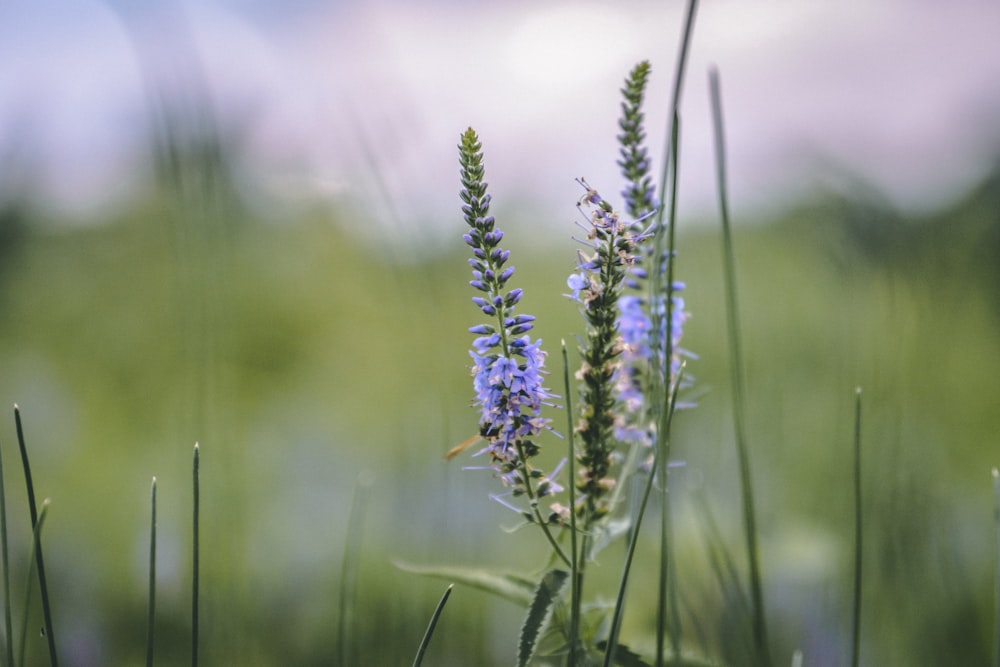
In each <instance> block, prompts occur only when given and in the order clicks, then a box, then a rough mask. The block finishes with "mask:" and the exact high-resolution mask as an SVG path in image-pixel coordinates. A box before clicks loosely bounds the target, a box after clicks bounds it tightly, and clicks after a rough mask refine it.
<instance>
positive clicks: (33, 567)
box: [17, 499, 49, 667]
mask: <svg viewBox="0 0 1000 667" xmlns="http://www.w3.org/2000/svg"><path fill="white" fill-rule="evenodd" d="M48 509H49V501H48V499H46V500H44V501H43V502H42V510H41V512H40V513H39V514H38V521H37V522H35V525H34V527H33V529H32V531H31V532H32V540H31V555H32V558H31V559H29V563H30V565H29V566H28V580H27V582H26V584H25V587H24V624H23V625H22V626H21V641H20V646H19V647H18V651H17V654H18V659H17V664H19V665H21V667H24V650H25V646H26V645H27V643H28V618H29V616H30V613H29V612H30V611H31V591H33V590H34V587H33V586H32V585H31V580H32V579H34V577H35V573H36V572H37V567H38V559H37V558H35V556H37V555H38V552H39V550H41V548H42V541H41V540H42V525H43V524H44V523H45V517H46V516H47V515H48Z"/></svg>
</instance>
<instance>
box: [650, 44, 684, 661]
mask: <svg viewBox="0 0 1000 667" xmlns="http://www.w3.org/2000/svg"><path fill="white" fill-rule="evenodd" d="M687 37H688V36H687V35H685V41H686V40H687ZM678 77H680V73H678ZM670 133H671V136H672V137H673V139H672V142H671V145H672V146H673V148H672V149H671V151H670V161H669V164H672V165H673V171H672V172H671V178H670V227H669V231H668V235H667V257H669V258H670V259H669V261H668V262H667V277H666V299H665V304H666V317H665V321H664V324H663V325H660V324H659V323H658V324H657V326H658V327H659V326H665V327H666V328H667V331H666V336H664V337H663V339H664V340H665V342H666V349H665V350H664V351H663V359H664V369H663V377H664V379H665V381H664V382H663V383H662V384H660V385H658V386H660V388H661V389H662V391H663V392H664V393H663V395H664V398H665V399H666V400H665V401H664V404H665V405H664V407H663V408H662V409H661V411H660V414H661V415H663V414H667V415H670V416H669V417H668V418H667V419H666V420H664V423H663V427H664V428H665V429H666V430H665V431H660V430H657V437H656V448H657V450H659V449H661V448H664V449H665V451H661V452H660V453H659V455H658V456H657V466H656V468H654V470H656V475H657V476H658V477H659V480H660V485H661V487H662V488H661V489H660V570H659V588H658V591H657V606H656V666H657V667H662V665H663V644H664V636H663V635H664V629H665V628H666V626H667V623H668V621H667V605H668V603H669V606H670V620H669V624H670V646H671V649H672V651H673V654H674V659H675V660H679V659H680V652H681V649H680V645H681V637H680V624H679V623H678V620H677V595H676V589H675V587H674V586H671V585H670V583H671V582H670V579H671V576H672V575H671V573H672V572H673V570H674V567H675V563H674V559H673V558H672V554H671V550H672V548H673V540H672V539H671V526H670V494H669V488H668V483H667V467H668V466H669V464H670V457H669V446H670V423H671V421H672V409H671V408H670V405H669V404H670V403H672V402H674V401H676V399H677V396H676V392H677V390H678V389H679V388H680V378H678V379H677V382H678V383H677V385H676V386H674V387H671V386H670V369H671V366H672V364H673V362H672V359H673V355H674V341H673V332H672V330H671V329H672V324H671V323H672V322H673V321H674V320H673V317H674V260H675V258H676V253H675V252H674V249H675V247H676V230H677V176H678V174H679V173H680V169H679V154H680V143H679V141H678V137H679V136H680V117H679V116H678V115H677V112H676V110H675V111H674V119H673V122H672V123H671V126H670ZM661 256H662V254H661V253H657V255H656V257H661ZM656 282H657V286H658V288H659V286H660V285H662V283H663V281H661V280H657V281H656ZM655 335H656V340H657V341H659V340H660V333H659V331H657V332H656V334H655ZM671 394H673V395H671ZM668 598H669V599H668Z"/></svg>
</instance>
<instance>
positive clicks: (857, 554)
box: [851, 387, 862, 667]
mask: <svg viewBox="0 0 1000 667" xmlns="http://www.w3.org/2000/svg"><path fill="white" fill-rule="evenodd" d="M861 526H862V523H861V387H858V388H857V390H855V393H854V605H853V619H854V625H853V627H852V630H851V665H853V667H858V661H859V659H860V657H861V564H862V558H861V532H862V531H861Z"/></svg>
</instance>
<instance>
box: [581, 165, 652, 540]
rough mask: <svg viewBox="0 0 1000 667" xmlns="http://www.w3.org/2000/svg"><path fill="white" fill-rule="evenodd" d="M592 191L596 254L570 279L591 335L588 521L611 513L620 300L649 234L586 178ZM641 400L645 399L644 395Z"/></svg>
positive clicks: (585, 202)
mask: <svg viewBox="0 0 1000 667" xmlns="http://www.w3.org/2000/svg"><path fill="white" fill-rule="evenodd" d="M580 184H581V185H582V186H583V187H584V188H586V190H587V193H586V194H585V195H584V196H583V197H582V198H581V200H580V202H579V204H578V206H581V207H582V206H592V207H593V211H592V213H591V215H590V216H589V219H588V222H589V224H588V225H587V244H588V245H589V246H590V247H591V248H592V249H593V250H592V252H588V253H585V252H581V253H580V254H579V263H578V265H577V272H576V273H573V274H572V275H571V276H570V277H569V279H568V280H567V285H568V286H569V287H570V289H571V290H572V294H571V297H572V298H573V299H574V300H576V301H578V302H579V303H580V304H581V305H582V306H583V314H584V318H585V319H586V321H587V339H586V341H585V342H584V344H583V345H582V347H581V349H580V353H581V356H582V357H583V361H582V366H581V368H580V371H579V372H578V374H577V378H578V379H580V380H581V381H582V383H583V388H582V391H581V399H582V406H581V412H580V421H579V423H578V425H577V428H576V431H577V432H578V433H579V434H580V440H581V451H580V453H579V454H578V457H577V458H578V460H579V462H580V466H581V471H580V480H578V482H577V487H578V488H579V489H580V491H581V493H582V494H583V497H582V499H581V500H582V505H581V508H582V511H583V514H584V516H585V517H586V519H587V521H588V522H589V521H593V520H596V519H599V518H600V517H602V516H604V515H605V514H607V512H608V511H609V509H610V508H609V507H608V505H607V501H606V500H605V498H604V497H605V496H606V494H607V493H608V491H610V490H611V489H612V488H613V487H614V479H613V478H612V477H610V475H609V473H610V470H611V467H612V465H613V463H614V461H613V457H614V444H613V438H612V436H613V434H614V429H615V425H616V422H617V421H618V417H617V416H616V413H617V410H616V407H618V396H616V392H615V384H614V381H613V380H614V378H615V377H616V376H617V375H618V374H619V372H620V369H621V368H622V363H621V359H620V357H621V355H622V353H623V351H624V350H625V345H626V343H625V341H624V340H623V338H622V336H621V335H620V334H619V330H618V320H619V310H618V309H619V298H620V296H621V292H622V289H623V287H624V282H625V278H626V275H627V273H628V269H629V267H630V266H632V265H633V264H634V262H635V258H636V255H635V251H636V245H637V244H638V243H641V242H642V241H645V240H647V239H648V238H649V230H644V229H643V228H642V220H641V219H640V220H636V221H631V222H626V221H623V220H621V219H620V218H619V216H618V214H617V213H615V212H614V211H613V209H612V207H611V205H610V204H609V203H608V202H607V201H605V200H604V199H603V198H602V197H601V196H600V194H598V192H597V191H596V190H594V189H592V188H591V187H590V186H589V185H587V184H586V182H584V181H580ZM640 400H641V398H640Z"/></svg>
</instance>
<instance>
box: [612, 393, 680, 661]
mask: <svg viewBox="0 0 1000 667" xmlns="http://www.w3.org/2000/svg"><path fill="white" fill-rule="evenodd" d="M678 386H680V381H679V378H678V382H677V383H676V384H675V385H674V388H673V391H672V392H671V394H670V396H669V406H668V408H667V410H666V411H665V413H664V415H663V420H662V421H663V423H661V424H659V426H660V427H661V428H660V429H658V435H657V440H658V442H657V447H656V451H655V452H654V454H653V466H652V469H651V470H650V473H649V475H648V476H647V477H646V485H645V487H644V488H643V491H642V501H641V502H640V504H639V510H638V512H636V515H635V526H634V527H633V528H632V530H631V532H630V534H629V541H628V548H627V550H626V552H625V562H624V565H623V566H622V576H621V581H620V583H619V585H618V596H617V597H616V599H615V607H614V612H613V613H612V616H611V629H610V630H609V632H608V643H607V646H605V647H604V667H610V666H611V665H613V664H615V663H614V658H615V650H616V649H617V646H618V633H619V631H620V630H621V624H622V617H623V616H624V614H625V592H626V590H627V589H628V580H629V575H630V574H631V570H632V560H633V558H634V557H635V546H636V544H637V543H638V542H639V528H640V527H641V526H642V517H643V516H644V515H645V514H646V506H647V504H648V502H649V494H650V491H652V489H653V480H654V479H655V477H656V476H655V475H654V474H653V471H654V470H657V464H658V461H659V458H660V457H661V456H668V455H669V453H670V442H669V440H667V439H666V437H665V434H666V433H669V432H670V420H671V419H672V418H673V413H674V406H675V405H676V401H677V387H678Z"/></svg>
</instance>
